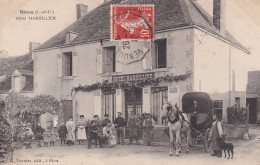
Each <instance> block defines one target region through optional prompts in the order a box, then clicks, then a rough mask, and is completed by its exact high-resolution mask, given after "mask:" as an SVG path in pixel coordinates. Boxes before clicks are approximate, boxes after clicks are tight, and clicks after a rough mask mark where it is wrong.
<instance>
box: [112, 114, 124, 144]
mask: <svg viewBox="0 0 260 165" xmlns="http://www.w3.org/2000/svg"><path fill="white" fill-rule="evenodd" d="M117 115H118V117H117V118H116V119H115V122H114V123H115V127H116V133H117V144H120V142H121V144H124V127H125V119H124V118H123V117H122V113H121V112H117Z"/></svg>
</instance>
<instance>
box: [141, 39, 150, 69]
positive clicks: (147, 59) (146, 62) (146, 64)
mask: <svg viewBox="0 0 260 165" xmlns="http://www.w3.org/2000/svg"><path fill="white" fill-rule="evenodd" d="M151 49H152V48H151V41H145V42H144V48H143V51H144V52H147V54H146V55H145V57H144V59H143V68H144V70H151V69H152V53H151Z"/></svg>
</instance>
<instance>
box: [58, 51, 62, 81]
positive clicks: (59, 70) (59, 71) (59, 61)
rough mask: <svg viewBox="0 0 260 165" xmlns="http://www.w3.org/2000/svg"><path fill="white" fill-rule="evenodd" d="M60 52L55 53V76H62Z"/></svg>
mask: <svg viewBox="0 0 260 165" xmlns="http://www.w3.org/2000/svg"><path fill="white" fill-rule="evenodd" d="M62 67H63V66H62V54H58V55H57V76H58V77H62Z"/></svg>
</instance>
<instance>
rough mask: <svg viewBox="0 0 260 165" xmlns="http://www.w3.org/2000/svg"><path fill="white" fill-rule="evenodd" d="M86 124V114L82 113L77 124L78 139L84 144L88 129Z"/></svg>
mask: <svg viewBox="0 0 260 165" xmlns="http://www.w3.org/2000/svg"><path fill="white" fill-rule="evenodd" d="M86 125H87V123H86V121H85V120H84V116H83V115H80V119H79V121H78V124H77V140H78V141H79V144H80V142H81V143H82V144H83V141H85V140H87V136H86V130H85V127H86Z"/></svg>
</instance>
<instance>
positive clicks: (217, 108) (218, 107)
mask: <svg viewBox="0 0 260 165" xmlns="http://www.w3.org/2000/svg"><path fill="white" fill-rule="evenodd" d="M213 105H214V113H215V114H216V115H217V116H218V117H219V118H220V119H222V111H223V100H214V102H213Z"/></svg>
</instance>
